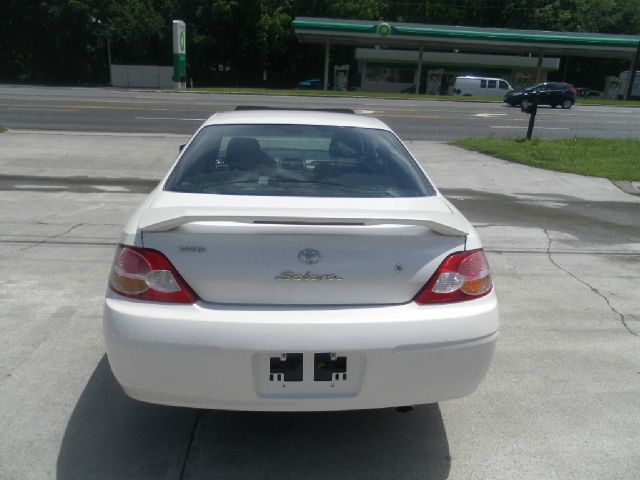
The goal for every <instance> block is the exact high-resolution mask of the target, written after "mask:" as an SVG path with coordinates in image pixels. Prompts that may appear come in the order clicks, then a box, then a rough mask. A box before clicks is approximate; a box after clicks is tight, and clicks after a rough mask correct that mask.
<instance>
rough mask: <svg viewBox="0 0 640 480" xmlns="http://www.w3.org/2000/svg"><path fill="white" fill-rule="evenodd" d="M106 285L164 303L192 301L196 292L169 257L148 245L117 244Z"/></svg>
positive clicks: (140, 298)
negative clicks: (143, 246)
mask: <svg viewBox="0 0 640 480" xmlns="http://www.w3.org/2000/svg"><path fill="white" fill-rule="evenodd" d="M109 288H111V290H113V291H114V292H116V293H119V294H120V295H124V296H126V297H131V298H137V299H139V300H148V301H152V302H167V303H195V302H196V301H197V300H198V297H197V295H196V294H195V293H194V292H193V290H191V288H190V287H189V285H187V282H185V281H184V280H183V278H182V277H181V276H180V274H179V273H178V272H177V271H176V269H175V268H174V266H173V265H172V264H171V262H170V261H169V259H167V257H165V256H164V255H163V254H162V253H160V252H158V251H156V250H150V249H148V248H138V247H128V246H125V245H118V248H117V250H116V256H115V258H114V259H113V265H112V266H111V275H110V276H109Z"/></svg>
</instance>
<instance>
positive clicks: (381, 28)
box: [293, 17, 640, 60]
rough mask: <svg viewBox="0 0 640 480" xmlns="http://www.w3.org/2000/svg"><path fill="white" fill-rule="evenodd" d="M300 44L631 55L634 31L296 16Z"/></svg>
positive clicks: (634, 45) (637, 39) (636, 39)
mask: <svg viewBox="0 0 640 480" xmlns="http://www.w3.org/2000/svg"><path fill="white" fill-rule="evenodd" d="M293 27H294V29H295V33H296V36H297V38H298V40H299V41H300V42H302V43H321V44H326V43H327V42H330V43H331V44H332V45H362V46H365V45H379V46H388V47H401V48H416V49H417V48H420V46H424V47H428V48H430V49H438V50H453V49H460V50H465V51H484V52H509V53H520V54H528V53H533V54H542V55H545V56H547V55H568V56H587V57H597V58H620V59H629V60H630V59H631V58H632V57H634V56H635V54H636V52H637V50H638V46H639V45H640V36H638V35H613V34H598V33H575V32H549V31H542V30H511V29H505V28H477V27H460V26H448V25H447V26H444V25H423V24H416V23H398V22H376V21H362V20H339V19H329V18H309V17H297V18H296V19H295V20H294V21H293Z"/></svg>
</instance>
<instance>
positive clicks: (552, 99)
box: [504, 82, 576, 108]
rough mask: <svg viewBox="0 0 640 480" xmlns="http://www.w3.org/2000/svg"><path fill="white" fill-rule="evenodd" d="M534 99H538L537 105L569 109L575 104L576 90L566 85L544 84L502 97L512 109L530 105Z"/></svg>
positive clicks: (556, 83)
mask: <svg viewBox="0 0 640 480" xmlns="http://www.w3.org/2000/svg"><path fill="white" fill-rule="evenodd" d="M535 98H537V99H538V105H550V106H551V107H553V108H555V107H557V106H558V105H560V106H561V107H562V108H571V107H572V106H573V104H574V103H575V102H576V89H575V88H574V87H573V85H570V84H568V83H559V82H544V83H539V84H537V85H533V86H532V87H527V88H524V89H521V90H514V91H512V92H509V93H507V94H506V95H505V96H504V101H505V102H506V103H508V104H509V105H511V106H512V107H517V106H523V107H526V106H528V105H531V104H532V103H533V101H534V99H535Z"/></svg>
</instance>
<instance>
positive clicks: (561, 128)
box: [489, 125, 570, 130]
mask: <svg viewBox="0 0 640 480" xmlns="http://www.w3.org/2000/svg"><path fill="white" fill-rule="evenodd" d="M489 128H518V129H521V128H525V127H524V125H522V126H517V125H490V126H489ZM535 130H570V129H569V128H567V127H535Z"/></svg>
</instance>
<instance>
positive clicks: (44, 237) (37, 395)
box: [0, 132, 640, 480]
mask: <svg viewBox="0 0 640 480" xmlns="http://www.w3.org/2000/svg"><path fill="white" fill-rule="evenodd" d="M184 139H185V137H184V136H182V135H160V134H157V135H154V134H151V135H138V134H132V135H125V134H91V133H87V134H59V133H55V132H53V133H52V132H49V133H47V134H45V133H12V132H9V133H5V134H2V135H0V167H1V172H2V174H1V175H0V211H1V212H2V216H1V217H0V224H1V225H2V228H1V229H0V271H1V272H2V273H3V275H2V276H1V277H0V287H1V288H0V432H2V434H1V435H0V479H2V480H5V479H7V480H13V479H20V480H22V479H48V478H56V479H60V480H67V479H94V478H95V479H131V478H136V479H213V478H215V479H219V478H220V479H236V478H265V479H272V478H278V479H287V478H291V479H297V478H303V477H304V478H308V479H316V478H317V479H320V478H322V479H325V478H338V479H343V478H345V479H347V478H353V479H360V478H362V479H373V478H380V479H386V478H390V477H394V478H401V479H405V478H406V479H410V478H416V479H417V478H420V479H518V480H524V479H545V480H546V479H562V480H565V479H581V480H582V479H598V480H602V479H612V480H613V479H615V480H625V479H629V480H631V479H636V478H638V472H639V471H640V448H639V447H638V445H640V338H639V337H640V315H639V314H638V312H639V311H640V294H638V287H637V286H638V285H639V284H640V196H634V195H630V194H628V193H625V192H623V191H622V190H620V189H619V188H618V187H616V186H615V185H613V184H612V183H611V182H609V181H606V180H603V179H596V178H587V177H581V176H577V175H569V174H560V173H553V172H546V171H541V170H536V169H532V168H528V167H525V166H520V165H515V164H511V163H509V162H505V161H502V160H498V159H494V158H490V157H487V156H483V155H478V154H475V153H469V152H466V151H463V150H460V149H457V148H455V147H451V146H448V145H446V144H442V143H437V142H426V141H415V142H410V144H409V147H410V148H411V149H412V151H413V152H414V153H415V155H416V156H417V157H418V159H419V160H420V161H421V162H422V163H423V164H424V165H425V166H426V168H427V169H428V171H429V173H430V174H431V176H432V178H433V179H434V181H435V183H436V184H437V185H438V186H439V187H440V188H441V189H442V190H443V192H444V193H445V195H447V196H448V197H449V198H450V199H451V200H452V201H453V202H454V203H455V204H456V205H457V206H458V207H459V208H460V209H461V210H462V211H463V213H464V214H465V215H466V216H467V218H469V219H470V220H471V221H472V222H473V223H474V224H475V225H476V227H477V228H478V231H479V232H480V234H481V236H482V238H483V240H484V244H485V248H486V250H487V252H488V258H489V261H490V263H491V266H492V271H493V275H494V281H495V284H496V289H497V292H498V295H499V298H500V302H501V303H500V308H501V321H502V328H501V338H500V341H499V344H498V348H497V352H496V357H495V360H494V363H493V366H492V368H491V370H490V372H489V375H488V377H487V378H486V380H485V381H484V383H483V384H481V386H480V388H479V390H478V391H477V392H476V393H475V394H474V395H472V396H469V397H466V398H463V399H459V400H453V401H448V402H442V403H440V404H438V405H427V406H421V407H418V408H417V409H415V410H414V411H413V412H410V413H398V412H396V411H395V410H377V411H359V412H339V413H314V414H300V413H297V414H282V413H279V414H269V413H247V412H222V411H199V410H191V409H181V408H170V407H163V406H155V405H147V404H143V403H140V402H137V401H134V400H131V399H128V398H127V397H126V396H125V395H124V394H123V392H122V391H121V389H120V388H119V386H118V385H117V384H116V383H115V380H114V379H113V377H112V375H111V373H110V370H109V366H108V362H107V359H106V356H105V353H104V346H103V343H102V334H101V299H102V295H103V293H104V289H105V286H106V278H107V274H108V270H109V267H110V262H111V259H112V256H113V251H114V246H115V244H116V243H117V241H118V237H119V232H120V228H121V225H122V224H123V223H124V221H125V220H126V219H127V217H128V215H129V214H130V213H131V211H132V210H133V209H134V208H135V206H136V205H137V204H138V202H140V201H141V199H142V198H143V196H144V192H145V191H148V190H149V189H150V188H151V187H152V186H153V184H154V183H155V182H156V181H157V180H158V179H159V178H160V177H161V175H162V174H163V173H164V172H165V170H166V169H167V168H168V166H169V165H170V164H171V162H172V160H173V158H174V156H175V153H176V152H177V148H178V145H179V144H181V143H183V142H184Z"/></svg>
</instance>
